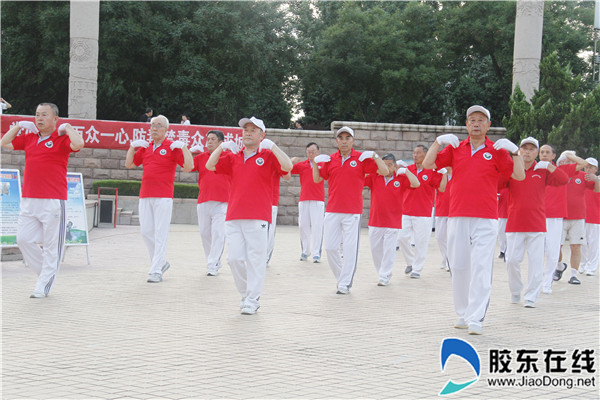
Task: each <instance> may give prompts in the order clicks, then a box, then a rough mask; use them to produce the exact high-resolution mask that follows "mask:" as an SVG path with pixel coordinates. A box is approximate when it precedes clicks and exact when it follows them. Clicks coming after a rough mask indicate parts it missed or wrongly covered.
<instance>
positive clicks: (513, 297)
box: [510, 294, 521, 304]
mask: <svg viewBox="0 0 600 400" xmlns="http://www.w3.org/2000/svg"><path fill="white" fill-rule="evenodd" d="M510 302H511V303H513V304H519V303H520V302H521V295H520V294H513V295H511V296H510Z"/></svg>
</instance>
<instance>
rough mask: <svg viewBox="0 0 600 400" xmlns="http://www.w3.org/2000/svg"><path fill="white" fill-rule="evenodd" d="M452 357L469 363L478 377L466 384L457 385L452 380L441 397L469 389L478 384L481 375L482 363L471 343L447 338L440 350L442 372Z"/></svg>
mask: <svg viewBox="0 0 600 400" xmlns="http://www.w3.org/2000/svg"><path fill="white" fill-rule="evenodd" d="M452 355H455V356H458V357H460V358H462V359H463V360H465V361H466V362H468V363H469V364H470V365H471V367H472V368H473V371H474V372H475V374H476V375H477V378H476V379H473V380H472V381H469V382H464V383H456V382H452V380H449V381H448V382H446V385H445V386H444V388H443V389H442V391H441V392H440V395H447V394H452V393H456V392H458V391H461V390H463V389H465V388H467V387H468V386H470V385H472V384H473V383H475V382H477V381H478V380H479V376H480V374H481V361H480V360H479V355H478V354H477V351H476V350H475V348H474V347H473V346H471V344H470V343H469V342H466V341H464V340H462V339H456V338H446V339H444V340H443V341H442V346H441V348H440V357H441V364H442V372H444V368H445V367H446V361H448V358H450V356H452Z"/></svg>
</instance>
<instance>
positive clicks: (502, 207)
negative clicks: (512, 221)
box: [498, 187, 508, 218]
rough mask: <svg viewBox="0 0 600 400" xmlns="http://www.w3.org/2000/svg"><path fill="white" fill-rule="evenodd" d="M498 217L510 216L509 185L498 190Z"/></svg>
mask: <svg viewBox="0 0 600 400" xmlns="http://www.w3.org/2000/svg"><path fill="white" fill-rule="evenodd" d="M498 218H508V187H503V188H501V189H499V190H498Z"/></svg>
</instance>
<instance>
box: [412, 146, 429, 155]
mask: <svg viewBox="0 0 600 400" xmlns="http://www.w3.org/2000/svg"><path fill="white" fill-rule="evenodd" d="M417 147H421V148H423V151H424V152H425V153H427V150H429V147H427V146H425V145H424V144H418V145H416V146H415V149H416V148H417Z"/></svg>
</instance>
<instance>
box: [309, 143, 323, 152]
mask: <svg viewBox="0 0 600 400" xmlns="http://www.w3.org/2000/svg"><path fill="white" fill-rule="evenodd" d="M310 146H317V150H321V148H320V147H319V145H318V144H316V143H315V142H310V143H309V144H307V145H306V148H307V149H308V148H309V147H310Z"/></svg>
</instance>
